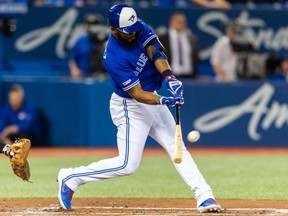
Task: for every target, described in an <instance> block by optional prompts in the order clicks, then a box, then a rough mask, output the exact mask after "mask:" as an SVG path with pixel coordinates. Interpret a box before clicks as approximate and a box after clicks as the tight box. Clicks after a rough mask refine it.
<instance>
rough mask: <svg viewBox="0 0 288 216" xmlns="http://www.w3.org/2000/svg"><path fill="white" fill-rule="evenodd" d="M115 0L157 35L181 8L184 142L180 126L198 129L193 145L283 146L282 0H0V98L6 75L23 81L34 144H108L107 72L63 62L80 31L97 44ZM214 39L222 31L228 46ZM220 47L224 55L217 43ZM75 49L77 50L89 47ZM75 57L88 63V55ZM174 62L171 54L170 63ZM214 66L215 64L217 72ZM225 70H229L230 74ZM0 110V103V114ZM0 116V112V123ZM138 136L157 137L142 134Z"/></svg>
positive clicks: (286, 35) (286, 107)
mask: <svg viewBox="0 0 288 216" xmlns="http://www.w3.org/2000/svg"><path fill="white" fill-rule="evenodd" d="M120 2H124V3H126V4H128V5H131V6H133V7H134V8H135V9H136V11H137V14H138V17H139V18H141V19H143V20H144V21H145V22H146V23H148V24H149V25H150V26H151V27H152V28H153V30H154V31H155V32H156V33H157V34H158V35H159V38H160V40H161V42H162V43H163V44H165V35H168V34H169V32H170V28H172V27H173V26H172V21H171V20H172V18H171V17H172V15H173V14H175V13H178V14H181V17H180V18H179V17H178V18H179V19H178V21H176V22H182V24H183V23H184V24H183V25H184V26H185V29H186V30H187V29H188V30H189V36H191V38H189V39H188V41H190V40H191V41H192V40H193V43H191V44H190V43H187V44H189V47H190V45H191V47H190V48H189V49H186V51H185V50H184V56H186V57H187V56H189V58H187V61H191V62H190V63H191V64H192V66H191V68H193V71H192V69H191V71H187V73H186V72H185V75H183V74H181V70H183V72H184V69H181V67H180V72H179V79H181V80H182V81H183V83H184V97H185V105H184V106H183V107H182V109H181V118H182V119H181V123H182V130H183V137H184V141H185V142H186V143H188V141H187V139H186V135H187V134H188V133H189V132H190V131H191V130H194V129H196V130H198V131H199V132H200V133H201V139H200V140H199V141H197V143H195V144H193V145H195V146H201V147H263V146H264V147H288V136H287V135H286V134H287V129H288V128H287V123H288V102H287V101H288V91H287V89H288V88H287V87H288V86H287V79H288V52H287V51H288V27H287V20H288V13H287V12H288V1H284V0H282V1H277V0H271V1H264V0H263V1H261V0H259V1H256V0H255V1H252V0H247V1H240V0H239V1H237V0H235V1H232V0H231V1H228V2H229V3H230V4H231V7H230V8H229V9H225V10H223V9H217V8H209V7H203V6H200V5H197V4H195V3H194V2H192V1H189V0H178V1H169V0H166V1H161V0H158V1H157V0H150V1H144V0H137V1H133V0H130V1H108V0H75V1H74V0H51V1H49V0H34V1H32V0H31V1H30V0H27V1H25V0H19V1H17V0H15V1H13V0H11V1H10V0H7V1H6V0H1V1H0V29H1V32H0V107H1V108H4V107H5V106H7V104H8V103H9V100H8V93H9V89H10V88H11V86H12V85H13V84H20V85H21V86H23V89H24V91H25V100H27V101H29V102H31V103H32V104H33V105H34V106H35V107H36V108H37V112H38V121H39V122H40V126H39V127H40V130H41V132H40V134H41V135H40V137H39V138H40V139H41V144H39V145H41V146H75V147H78V146H81V147H85V146H89V147H97V146H99V147H104V146H108V147H112V146H113V147H114V146H116V128H115V127H114V125H113V124H112V121H111V118H110V113H109V100H110V95H111V93H112V86H111V85H110V82H109V76H108V75H107V74H106V73H105V71H103V70H101V71H98V70H97V69H99V68H100V67H101V66H99V65H98V66H97V65H96V66H95V65H93V67H94V68H93V71H90V72H91V73H90V72H87V73H84V72H83V74H81V73H77V71H76V72H75V68H73V64H74V63H75V64H76V63H77V61H78V60H79V58H80V57H79V58H78V57H77V50H76V44H77V43H78V39H79V38H80V37H81V35H83V34H85V32H87V34H88V35H89V36H91V35H92V36H93V37H94V38H96V42H95V43H93V44H94V45H95V44H96V45H95V47H96V48H95V49H97V50H98V51H99V50H101V49H100V48H99V47H100V45H99V44H103V43H104V44H105V41H106V39H107V37H108V35H109V33H110V29H109V27H108V26H107V25H106V19H105V17H106V13H107V11H108V9H109V8H110V7H111V6H112V5H114V4H115V3H120ZM87 14H94V15H95V14H96V15H97V16H96V18H97V19H88V18H87ZM99 17H102V18H99ZM179 20H180V21H179ZM181 20H182V21H181ZM231 21H232V22H233V23H232V24H231ZM91 26H92V27H93V28H90V27H91ZM228 30H229V31H230V30H231V31H232V33H233V34H232V36H230V34H228ZM92 36H91V37H92ZM223 36H227V37H228V38H229V40H226V39H221V38H222V37H223ZM168 38H169V36H168ZM224 38H225V37H224ZM184 41H186V39H184ZM221 41H222V42H221ZM223 41H224V42H225V41H228V43H226V46H228V48H227V47H226V48H225V46H224V45H225V44H224V42H223ZM79 43H80V42H79ZM97 44H98V45H97ZM187 44H186V47H187ZM223 44H224V45H223ZM174 45H175V43H171V42H170V43H169V41H168V43H167V45H165V47H166V49H167V51H169V50H168V49H170V53H172V56H171V59H172V60H171V61H172V66H173V64H174V63H175V62H174V63H173V61H176V60H175V59H176V57H175V56H174V57H175V58H174V57H173V52H174V51H173V48H175V46H174ZM222 45H223V47H222V48H221V46H222ZM170 46H171V47H170ZM80 47H82V48H83V46H80ZM91 49H92V48H91ZM228 49H231V50H230V52H232V54H233V55H232V54H231V53H229V52H227V53H226V51H227V50H228ZM221 50H222V51H221ZM98 51H97V52H98ZM79 52H80V55H85V56H86V59H90V57H91V55H92V54H90V53H89V54H87V53H85V54H84V52H85V50H82V51H79ZM99 52H100V53H101V52H103V50H102V51H99ZM99 52H98V54H99ZM185 52H186V53H185ZM190 55H191V58H190ZM192 56H193V57H192ZM225 56H226V57H225ZM98 57H99V56H94V57H93V56H92V57H91V59H96V58H98ZM177 58H179V56H178V57H177ZM230 58H231V59H230ZM192 59H193V60H192ZM73 61H75V62H74V63H73ZM79 61H80V60H79ZM232 62H233V64H232ZM75 64H74V66H75ZM85 64H87V65H88V66H89V68H90V69H91V67H92V66H91V65H90V62H86V63H85ZM221 64H222V65H221ZM230 64H232V65H230ZM228 65H229V67H228V70H226V72H225V70H224V68H225V67H226V66H228ZM178 66H179V65H178ZM178 66H177V63H175V71H176V68H178ZM221 67H222V69H223V72H221V71H220V72H218V70H219V68H221ZM79 68H80V69H79V71H81V67H80V66H79ZM173 68H174V67H173ZM231 68H233V69H231ZM83 70H84V69H83ZM72 71H74V72H72ZM92 72H93V73H92ZM190 72H191V74H190ZM177 73H178V72H177ZM225 73H228V74H229V73H233V74H234V75H233V79H230V78H228V77H229V76H227V77H225ZM75 74H78V75H75ZM79 74H80V75H79ZM223 74H224V75H223ZM162 91H163V94H168V92H166V90H165V89H161V91H160V92H162ZM96 98H97V100H96ZM99 101H101V102H99ZM171 112H173V113H174V110H173V109H171ZM3 113H4V112H3V111H2V109H0V117H1V116H2V117H3V115H4V114H3ZM1 124H2V125H1ZM3 124H4V123H3V121H0V128H1V127H3ZM39 143H40V142H39ZM147 146H151V147H152V146H157V144H156V143H155V142H154V141H153V140H152V139H151V140H150V139H148V140H147Z"/></svg>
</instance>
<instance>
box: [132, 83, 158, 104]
mask: <svg viewBox="0 0 288 216" xmlns="http://www.w3.org/2000/svg"><path fill="white" fill-rule="evenodd" d="M127 92H128V94H129V95H130V96H131V97H133V98H134V99H135V100H137V101H139V102H141V103H146V104H158V99H159V95H156V94H154V93H152V92H147V91H144V90H143V89H142V87H141V85H140V83H138V84H137V85H135V86H134V87H132V88H131V89H129V90H128V91H127Z"/></svg>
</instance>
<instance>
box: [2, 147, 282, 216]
mask: <svg viewBox="0 0 288 216" xmlns="http://www.w3.org/2000/svg"><path fill="white" fill-rule="evenodd" d="M189 151H190V152H191V154H192V155H207V154H217V155H218V154H230V155H231V154H268V153H269V154H288V149H219V148H217V149H201V148H191V149H189ZM64 152H65V153H66V155H67V157H68V156H69V157H73V156H92V155H94V156H95V155H97V156H101V155H103V156H115V155H117V150H116V149H98V148H97V149H96V148H69V149H67V148H57V150H56V149H51V148H35V149H31V152H30V155H29V157H41V156H53V157H55V156H56V157H57V156H61V157H63V155H64ZM162 154H163V155H164V154H165V152H164V151H163V150H162V149H146V150H145V151H144V156H145V155H146V156H149V155H162ZM218 202H219V203H220V204H221V206H222V207H223V211H222V212H221V213H213V214H212V213H206V214H204V215H223V216H226V215H231V216H232V215H238V216H246V215H270V216H278V215H281V216H284V215H288V200H284V201H271V200H270V201H257V200H218ZM195 206H196V202H195V200H191V199H116V198H113V199H111V198H109V199H104V198H95V199H94V198H89V199H85V198H77V199H75V200H73V210H70V211H67V210H63V209H61V208H60V205H59V203H58V200H57V198H54V199H0V215H5V216H10V215H11V216H12V215H13V216H20V215H21V216H22V215H103V216H107V215H111V216H112V215H113V216H121V215H125V216H129V215H150V216H152V215H153V216H160V215H161V216H162V215H163V216H164V215H167V216H172V215H173V216H186V215H189V216H191V215H203V214H200V213H198V212H197V210H196V208H195Z"/></svg>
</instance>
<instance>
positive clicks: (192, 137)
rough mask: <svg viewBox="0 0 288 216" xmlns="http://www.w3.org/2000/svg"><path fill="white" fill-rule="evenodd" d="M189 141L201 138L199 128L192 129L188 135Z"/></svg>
mask: <svg viewBox="0 0 288 216" xmlns="http://www.w3.org/2000/svg"><path fill="white" fill-rule="evenodd" d="M187 139H188V141H189V142H196V141H198V140H199V139H200V133H199V131H197V130H193V131H190V132H189V133H188V135H187Z"/></svg>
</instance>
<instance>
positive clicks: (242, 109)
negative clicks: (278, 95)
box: [194, 83, 288, 140]
mask: <svg viewBox="0 0 288 216" xmlns="http://www.w3.org/2000/svg"><path fill="white" fill-rule="evenodd" d="M274 92H275V89H274V87H273V86H272V85H271V84H269V83H266V84H263V85H262V86H261V87H260V88H259V89H258V90H257V91H255V92H254V93H253V94H251V95H250V97H248V98H247V99H246V100H245V101H243V102H242V103H241V104H239V105H234V106H228V107H223V108H220V109H216V110H213V111H211V112H209V113H206V114H204V115H202V116H200V117H199V118H197V119H196V120H195V122H194V127H195V128H196V129H198V130H199V131H201V132H206V133H209V132H214V131H217V130H220V129H222V128H224V127H226V126H228V125H229V124H231V123H232V122H234V121H236V120H237V119H239V118H241V117H243V116H244V115H251V117H250V120H249V122H248V127H247V130H248V135H249V137H250V138H251V139H253V140H259V139H261V134H259V133H258V132H257V129H258V128H262V129H263V130H268V129H269V128H270V127H271V126H272V125H274V126H275V127H276V128H278V129H279V128H282V127H283V126H284V125H285V124H286V125H287V124H288V105H287V104H282V105H281V104H279V102H277V101H271V97H272V96H273V94H274ZM269 103H271V106H270V107H269V106H268V105H269Z"/></svg>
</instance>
